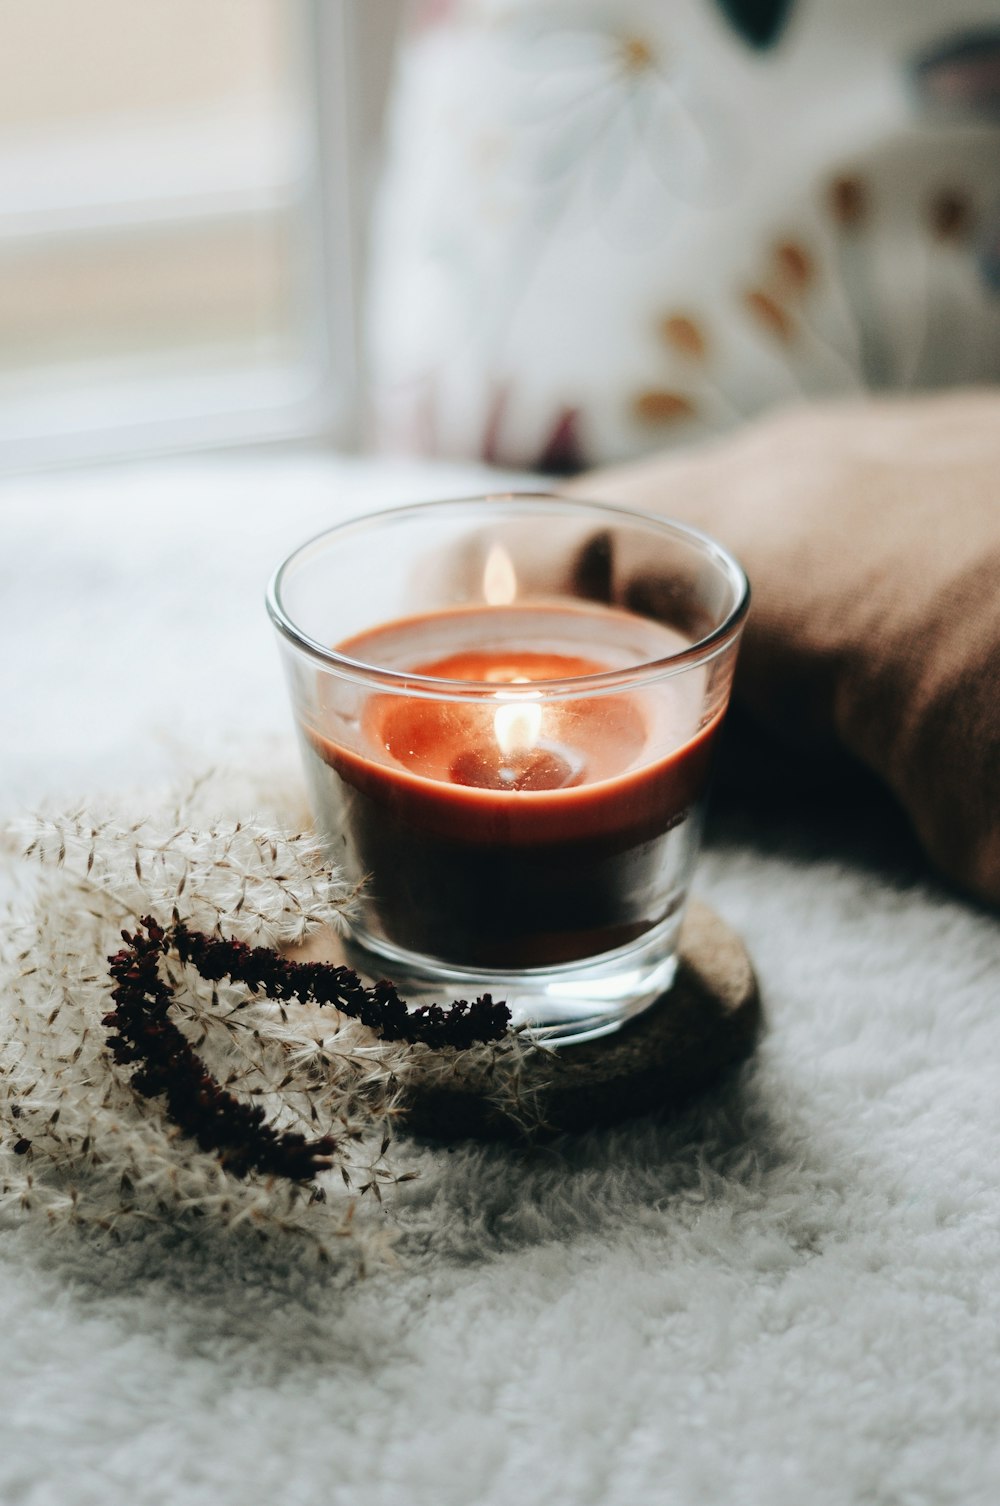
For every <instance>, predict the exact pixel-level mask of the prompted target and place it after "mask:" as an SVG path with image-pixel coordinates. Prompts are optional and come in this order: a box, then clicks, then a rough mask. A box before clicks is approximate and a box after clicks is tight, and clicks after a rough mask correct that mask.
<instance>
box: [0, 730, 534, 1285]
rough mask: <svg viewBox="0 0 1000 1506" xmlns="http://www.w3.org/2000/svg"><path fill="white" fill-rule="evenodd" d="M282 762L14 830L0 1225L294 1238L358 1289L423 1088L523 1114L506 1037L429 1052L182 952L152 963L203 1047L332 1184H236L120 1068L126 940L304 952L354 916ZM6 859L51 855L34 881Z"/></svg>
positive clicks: (377, 1251) (2, 974)
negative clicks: (322, 1143)
mask: <svg viewBox="0 0 1000 1506" xmlns="http://www.w3.org/2000/svg"><path fill="white" fill-rule="evenodd" d="M279 771H280V765H278V766H277V770H276V766H275V764H274V763H273V762H272V761H271V760H270V758H269V759H268V761H267V763H266V766H264V765H262V766H261V769H260V772H259V774H253V775H250V774H248V773H247V772H246V770H243V769H240V768H239V767H237V768H236V769H232V768H224V769H220V770H218V771H216V772H215V773H213V774H212V775H210V776H207V777H205V778H203V779H199V780H197V781H194V782H193V783H191V784H190V785H189V787H188V788H187V789H186V790H185V791H184V793H183V794H182V795H181V796H178V795H177V794H176V793H171V792H169V791H167V792H164V795H163V796H162V797H161V798H159V799H152V800H151V799H149V798H142V799H141V803H138V802H137V801H136V800H135V799H132V800H129V799H127V798H125V797H121V798H118V799H116V800H115V802H114V804H113V805H112V806H110V807H105V808H103V809H99V810H96V811H91V810H89V809H83V808H80V809H77V810H74V811H72V812H70V813H69V814H68V815H50V816H48V817H43V818H37V819H34V820H31V821H25V822H19V823H18V824H17V829H16V843H15V841H14V840H13V837H12V838H10V839H9V840H8V842H7V846H6V849H5V848H4V847H3V846H2V845H0V867H2V868H3V872H2V873H0V879H2V880H3V881H4V882H7V883H9V885H10V888H11V892H12V893H13V894H14V895H15V897H16V899H15V903H16V907H17V913H16V914H11V915H10V916H9V917H7V918H4V917H0V1213H3V1212H5V1211H10V1212H19V1213H21V1214H22V1215H23V1216H27V1217H36V1216H38V1217H42V1218H44V1219H46V1220H47V1221H49V1222H53V1221H54V1222H68V1223H73V1224H86V1225H88V1226H90V1227H96V1228H98V1229H100V1230H101V1231H110V1232H117V1231H119V1230H121V1231H122V1232H124V1231H125V1230H127V1229H128V1228H130V1227H132V1228H135V1227H141V1226H144V1225H146V1224H149V1223H151V1222H152V1223H157V1222H160V1223H166V1224H168V1225H175V1224H177V1223H183V1224H185V1225H187V1226H188V1227H190V1228H192V1229H199V1230H203V1229H206V1228H208V1227H211V1228H215V1229H218V1230H220V1231H225V1230H233V1231H234V1232H235V1231H237V1230H240V1229H251V1230H253V1231H255V1232H256V1234H258V1235H259V1236H260V1237H262V1238H266V1237H281V1238H289V1237H296V1238H298V1239H300V1240H301V1241H303V1242H304V1243H305V1244H307V1245H308V1246H309V1247H310V1248H312V1249H314V1250H315V1252H316V1254H317V1255H318V1256H320V1257H325V1258H326V1259H328V1260H329V1261H332V1262H334V1263H335V1264H336V1266H337V1267H338V1269H339V1271H340V1272H341V1273H342V1274H343V1276H344V1278H345V1279H349V1278H350V1276H351V1275H353V1274H355V1273H356V1272H357V1271H358V1270H359V1269H363V1268H367V1267H370V1266H372V1265H374V1264H379V1263H384V1262H385V1261H387V1260H391V1259H392V1243H393V1224H392V1220H391V1219H387V1218H386V1217H385V1215H384V1214H383V1212H382V1210H381V1209H380V1208H379V1206H378V1200H379V1194H380V1190H381V1191H382V1192H386V1191H388V1190H389V1189H390V1188H391V1187H392V1186H393V1185H394V1184H395V1183H397V1182H400V1181H405V1180H408V1179H409V1177H410V1175H411V1171H410V1168H409V1166H407V1165H406V1164H405V1162H404V1164H402V1165H401V1164H400V1161H401V1160H402V1154H401V1147H400V1144H399V1142H398V1141H397V1140H396V1139H395V1135H394V1131H395V1128H396V1125H397V1124H398V1123H399V1122H400V1120H401V1118H402V1116H404V1115H405V1112H406V1107H407V1103H408V1101H409V1097H410V1095H411V1094H412V1093H414V1092H420V1091H424V1090H425V1088H426V1087H427V1086H434V1087H437V1086H448V1085H450V1084H452V1083H457V1082H460V1081H463V1080H464V1079H465V1077H466V1075H467V1074H474V1076H475V1078H476V1080H477V1082H479V1081H482V1082H483V1083H484V1087H483V1088H482V1091H485V1092H487V1093H488V1094H489V1096H490V1097H491V1099H492V1100H493V1101H495V1102H496V1103H497V1104H498V1106H501V1107H502V1108H503V1109H504V1111H505V1112H506V1111H509V1112H510V1113H511V1115H512V1117H516V1118H517V1119H518V1120H519V1121H520V1120H524V1121H525V1122H526V1123H530V1122H531V1121H532V1119H533V1113H534V1105H533V1103H532V1101H531V1096H530V1094H529V1095H528V1097H527V1098H526V1097H525V1095H524V1092H523V1090H522V1086H521V1084H522V1076H521V1065H522V1062H523V1060H524V1050H525V1048H524V1044H523V1043H522V1041H521V1039H520V1038H519V1037H518V1036H517V1034H516V1033H515V1032H513V1031H510V1032H508V1033H507V1034H505V1035H503V1036H502V1037H501V1038H500V1039H495V1040H493V1041H492V1042H491V1043H490V1044H488V1045H483V1046H478V1047H471V1048H470V1049H469V1050H465V1051H459V1050H443V1051H437V1050H431V1049H429V1047H428V1046H426V1045H419V1044H418V1045H412V1044H409V1043H408V1042H406V1041H404V1040H391V1039H386V1038H385V1037H383V1038H379V1037H378V1036H377V1035H376V1033H375V1032H374V1031H372V1030H370V1029H369V1028H367V1027H366V1026H365V1025H363V1024H362V1023H361V1022H360V1021H359V1020H356V1019H350V1018H348V1017H347V1016H346V1014H345V1013H343V1012H338V1013H336V1014H334V1013H333V1011H332V1010H325V1009H319V1008H302V1009H299V1008H294V1007H293V1008H289V1007H288V1006H287V1005H286V1003H284V1002H283V1001H282V1000H281V999H278V998H271V999H269V998H268V997H267V994H266V990H265V991H262V992H260V993H253V992H251V991H250V990H249V989H248V987H247V986H246V985H245V984H242V983H234V982H231V981H228V980H229V977H230V975H229V974H228V973H226V974H224V975H222V977H220V978H219V980H218V981H215V982H213V981H211V980H207V981H206V980H203V979H202V978H201V977H200V976H198V974H197V972H196V971H195V970H194V968H190V969H188V970H185V972H184V973H183V985H184V986H183V987H181V986H180V984H181V978H182V973H181V968H182V967H183V964H181V963H180V962H179V961H178V960H176V954H175V953H171V954H170V956H161V958H160V968H161V971H162V974H163V977H164V979H165V981H166V983H167V985H168V987H171V988H173V990H174V1002H173V1005H172V1007H171V1016H172V1018H173V1020H174V1022H175V1024H176V1025H177V1026H178V1028H179V1029H180V1030H181V1032H182V1033H183V1035H184V1037H185V1039H186V1040H188V1041H189V1042H190V1043H191V1046H192V1049H193V1050H194V1051H195V1052H196V1053H197V1054H198V1056H199V1057H200V1058H201V1059H202V1060H203V1061H204V1062H205V1064H206V1067H207V1068H208V1070H209V1071H210V1072H211V1073H212V1075H213V1076H214V1078H215V1080H216V1081H217V1082H218V1083H219V1085H220V1087H221V1088H222V1089H223V1090H224V1091H227V1092H230V1093H231V1094H232V1095H233V1096H234V1097H236V1098H238V1100H239V1101H240V1102H241V1103H246V1102H249V1103H251V1104H253V1105H254V1106H255V1107H256V1106H259V1107H261V1108H263V1109H264V1111H265V1115H266V1118H267V1121H268V1123H269V1124H271V1125H272V1126H274V1128H275V1129H276V1130H278V1131H280V1132H281V1133H286V1132H288V1133H291V1132H295V1133H299V1134H301V1135H302V1136H303V1138H304V1139H307V1140H312V1141H316V1140H319V1139H323V1138H329V1139H331V1140H333V1141H334V1142H335V1148H334V1149H333V1150H332V1151H331V1152H330V1156H329V1159H330V1161H331V1163H332V1164H331V1169H330V1171H326V1172H323V1171H321V1172H319V1173H318V1175H317V1176H316V1178H315V1179H314V1180H312V1181H292V1180H290V1179H289V1178H288V1177H275V1176H272V1175H268V1174H265V1173H261V1172H258V1171H253V1170H251V1171H250V1172H249V1173H248V1174H247V1175H246V1176H244V1177H241V1178H236V1177H234V1176H232V1175H230V1174H229V1172H228V1171H227V1170H225V1169H224V1168H223V1166H222V1165H221V1164H220V1157H219V1154H218V1153H217V1152H216V1151H214V1150H213V1151H209V1150H204V1149H202V1147H201V1146H200V1145H199V1144H198V1142H197V1140H196V1139H195V1138H194V1137H192V1136H190V1135H187V1134H184V1133H183V1132H182V1131H181V1130H179V1129H178V1127H177V1126H176V1125H175V1124H173V1123H172V1122H171V1120H170V1119H169V1118H168V1116H167V1115H166V1114H165V1113H163V1112H162V1111H161V1110H160V1108H159V1105H158V1104H156V1105H154V1104H153V1103H151V1102H150V1101H149V1100H146V1099H144V1098H143V1097H142V1096H140V1095H139V1094H138V1093H136V1092H135V1091H134V1089H133V1086H132V1083H131V1081H130V1080H129V1077H128V1076H127V1075H126V1074H125V1073H123V1072H120V1071H117V1070H115V1069H114V1067H113V1066H112V1064H111V1063H110V1062H109V1057H108V1049H107V1029H106V1028H105V1027H102V1025H101V1020H102V1018H103V1017H104V1016H106V1015H107V1013H108V1007H109V1000H108V975H107V966H106V963H105V962H104V959H105V958H106V957H107V956H108V954H109V953H110V952H112V951H113V950H115V948H116V946H119V945H120V942H119V940H118V938H119V937H120V933H121V930H122V929H123V928H125V929H127V930H129V932H130V933H134V932H135V929H136V927H137V925H138V924H139V922H140V921H141V918H142V917H143V916H145V915H149V914H153V915H160V916H161V917H163V918H164V919H165V918H166V917H169V916H171V915H172V914H173V913H174V911H175V909H176V911H177V912H178V914H183V916H184V918H185V921H186V923H187V925H188V926H189V927H190V928H192V929H195V928H197V929H198V930H199V931H201V932H203V933H205V934H206V935H210V936H212V937H215V936H230V937H237V938H239V939H240V940H242V941H245V942H247V943H266V945H267V947H272V946H279V947H292V946H296V945H299V944H301V943H302V942H303V941H304V940H305V939H306V938H307V937H308V936H309V935H311V934H312V933H314V932H316V931H321V930H323V929H325V928H327V927H330V926H331V925H333V926H334V927H336V926H337V924H338V920H339V917H340V916H341V915H343V914H345V913H347V912H348V911H349V909H350V906H351V903H352V893H351V891H350V889H349V887H348V886H347V885H345V884H344V883H343V881H342V879H341V878H340V876H339V874H338V873H337V870H336V869H335V868H331V865H330V862H329V857H328V855H327V854H326V853H324V852H323V850H322V849H321V847H320V846H319V845H318V843H317V841H316V838H315V835H314V834H313V833H311V832H309V831H304V832H300V831H298V830H296V828H295V827H293V826H290V825H289V819H288V815H287V814H286V813H287V812H288V811H296V810H298V808H299V803H300V793H299V787H298V776H297V774H295V773H294V772H292V771H291V770H290V771H289V775H288V778H287V779H283V777H282V775H281V773H280V772H279ZM249 812H256V813H257V814H254V815H251V814H248V813H249ZM15 846H16V850H17V852H18V854H21V853H23V852H24V850H25V849H26V848H30V849H31V850H32V855H33V859H34V861H35V862H36V863H38V864H40V870H39V871H38V873H37V875H33V876H32V877H31V879H30V881H27V882H24V883H21V882H20V880H19V878H18V875H19V874H20V873H21V872H22V870H23V865H22V864H21V859H20V856H19V855H18V856H17V857H15ZM8 854H9V856H8ZM25 877H26V878H27V875H25ZM479 1090H480V1089H479V1088H478V1087H477V1091H479ZM366 1191H369V1192H370V1195H365V1196H362V1195H361V1194H362V1193H363V1192H366ZM390 1206H391V1205H390Z"/></svg>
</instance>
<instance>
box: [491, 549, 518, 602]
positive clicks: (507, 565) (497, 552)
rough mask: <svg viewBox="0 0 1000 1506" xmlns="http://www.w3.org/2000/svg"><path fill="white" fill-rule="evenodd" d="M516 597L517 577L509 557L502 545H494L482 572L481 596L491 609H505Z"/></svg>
mask: <svg viewBox="0 0 1000 1506" xmlns="http://www.w3.org/2000/svg"><path fill="white" fill-rule="evenodd" d="M516 595H517V576H516V574H515V573H514V566H513V565H512V563H511V558H510V555H509V554H508V553H507V551H506V549H505V548H504V547H503V545H502V544H494V545H493V546H492V547H491V549H490V552H489V554H488V555H487V556H486V566H485V568H484V570H483V596H484V597H485V598H486V601H487V603H488V604H489V605H490V606H491V607H507V606H510V603H511V602H512V601H513V600H514V598H515V596H516Z"/></svg>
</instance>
